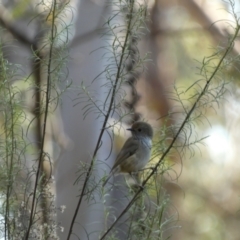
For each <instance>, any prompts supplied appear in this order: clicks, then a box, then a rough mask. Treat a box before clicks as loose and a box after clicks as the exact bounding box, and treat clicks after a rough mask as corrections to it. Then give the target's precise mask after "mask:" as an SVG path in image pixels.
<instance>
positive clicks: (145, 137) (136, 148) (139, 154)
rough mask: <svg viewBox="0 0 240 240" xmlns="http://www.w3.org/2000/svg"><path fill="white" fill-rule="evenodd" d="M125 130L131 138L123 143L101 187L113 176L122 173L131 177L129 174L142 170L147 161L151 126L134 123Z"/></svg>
mask: <svg viewBox="0 0 240 240" xmlns="http://www.w3.org/2000/svg"><path fill="white" fill-rule="evenodd" d="M127 130H129V131H131V133H132V137H130V138H129V139H128V140H127V141H126V142H125V144H124V145H123V147H122V149H121V151H120V152H119V154H118V155H117V158H116V160H115V163H114V165H113V167H112V169H111V171H110V173H109V176H108V177H107V179H106V180H105V181H104V183H103V186H105V184H106V183H107V182H108V180H109V179H110V177H111V176H112V175H113V174H115V173H120V172H123V173H129V174H130V175H131V173H134V172H138V171H139V170H141V169H143V168H144V167H145V166H146V164H147V163H148V161H149V158H150V156H151V147H152V137H153V129H152V127H151V125H149V124H148V123H146V122H135V123H134V124H133V125H132V127H131V128H129V129H127Z"/></svg>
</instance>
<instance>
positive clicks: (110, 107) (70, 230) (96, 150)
mask: <svg viewBox="0 0 240 240" xmlns="http://www.w3.org/2000/svg"><path fill="white" fill-rule="evenodd" d="M134 2H135V1H134V0H132V1H131V3H130V12H129V14H130V19H129V22H128V26H127V30H126V35H125V39H124V43H123V46H122V50H121V55H120V60H119V64H118V65H117V66H118V68H117V74H116V78H115V81H114V84H113V87H112V89H110V90H109V93H111V98H110V104H109V106H108V109H107V112H106V114H105V118H104V121H103V124H102V128H101V132H100V134H99V137H98V140H97V144H96V147H95V149H94V152H93V156H92V160H91V163H90V165H89V168H88V170H87V174H86V177H85V179H84V183H83V188H82V191H81V193H80V197H79V200H78V203H77V207H76V209H75V212H74V215H73V218H72V221H71V224H70V228H69V232H68V236H67V240H69V239H70V237H71V234H72V230H73V225H74V222H75V220H76V217H77V214H78V211H79V208H80V206H81V203H82V200H83V196H84V195H85V190H86V188H87V184H88V181H89V178H90V176H91V173H92V170H93V166H94V160H95V158H96V156H97V153H98V150H99V148H100V146H101V141H102V136H103V133H104V131H105V128H106V125H107V122H108V119H109V117H110V114H111V112H112V110H113V105H114V99H115V96H116V92H117V86H118V83H119V81H120V77H121V71H122V67H123V65H124V57H125V54H126V51H128V49H127V47H128V41H129V35H130V28H131V25H132V18H133V8H134ZM108 95H109V94H107V98H108Z"/></svg>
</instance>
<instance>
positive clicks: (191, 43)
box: [0, 0, 240, 240]
mask: <svg viewBox="0 0 240 240" xmlns="http://www.w3.org/2000/svg"><path fill="white" fill-rule="evenodd" d="M62 2H63V3H65V2H64V0H62ZM68 2H69V4H70V6H71V10H70V11H69V15H68V14H65V15H64V21H65V22H66V23H71V24H72V25H71V28H69V29H68V31H69V32H68V36H67V37H66V34H65V33H64V32H63V34H62V37H63V38H64V37H65V38H68V39H67V40H66V41H63V42H64V43H67V49H68V51H69V53H68V54H69V56H68V62H67V69H68V70H67V78H66V79H68V80H66V79H65V80H64V81H62V82H61V83H60V84H59V88H60V89H64V88H65V86H66V85H67V81H69V82H71V84H72V87H70V88H69V89H67V91H66V92H65V93H64V94H63V96H62V98H61V102H60V105H59V107H58V109H57V112H56V113H55V117H54V118H53V119H52V120H50V121H51V123H52V124H50V125H51V127H49V138H48V141H47V146H46V148H47V149H48V151H49V152H50V156H51V159H52V161H53V162H54V171H53V173H54V177H55V185H54V186H53V190H52V191H53V192H55V194H56V204H57V206H60V205H64V206H66V210H65V212H64V213H63V214H59V216H58V221H59V222H61V224H62V226H64V228H65V229H64V231H63V232H61V233H60V239H66V234H67V231H68V229H69V226H70V220H71V219H72V216H73V213H74V210H75V206H76V203H77V197H76V195H77V193H78V187H77V186H74V185H73V183H74V182H75V180H76V176H77V175H76V169H77V166H78V164H79V161H80V160H84V161H87V160H88V159H90V155H91V153H92V152H93V148H94V146H95V144H96V136H97V134H99V131H100V127H101V121H99V119H96V117H95V116H94V113H90V115H89V116H88V118H87V120H84V118H83V109H82V106H80V104H76V101H75V100H76V99H78V93H79V92H80V88H79V90H78V89H77V88H78V87H79V86H80V85H81V82H84V84H86V85H90V84H91V82H92V80H93V79H94V78H95V77H96V76H97V75H98V74H99V73H100V72H102V71H103V69H104V66H105V65H106V63H107V62H106V60H105V59H103V58H102V55H103V54H104V49H101V50H100V51H97V52H94V53H91V52H92V51H93V50H95V49H97V48H99V47H100V46H103V45H104V40H103V39H102V38H100V37H99V29H100V28H101V27H102V26H103V24H104V22H105V21H106V19H107V17H108V16H109V14H111V5H109V2H106V1H103V0H81V1H77V0H69V1H68ZM139 2H140V3H142V2H146V3H147V5H148V11H149V21H148V28H149V31H146V34H145V36H144V37H143V39H142V40H141V42H140V43H139V48H140V52H141V53H142V54H144V53H147V52H150V58H151V59H152V61H151V62H150V63H148V64H147V66H146V71H145V72H144V73H143V74H141V75H139V76H138V79H137V81H136V83H135V84H136V89H137V93H133V92H131V91H129V92H128V96H127V98H128V99H130V100H129V101H130V102H131V101H132V103H133V104H132V108H133V109H134V111H135V113H136V116H135V118H136V119H137V118H139V116H140V118H141V119H147V120H148V122H150V123H151V124H152V125H153V126H154V128H155V130H157V129H159V128H161V127H163V124H166V125H167V126H174V125H176V126H177V125H178V124H180V123H181V120H182V118H178V114H175V115H174V114H173V115H171V118H169V119H167V120H166V118H165V116H167V115H168V113H169V112H176V111H183V109H181V108H178V110H176V108H177V106H176V102H175V101H174V100H173V99H172V97H171V96H172V95H171V94H172V93H173V94H174V93H175V92H174V86H175V87H176V88H177V89H179V90H181V89H183V90H182V91H184V89H188V87H190V86H191V85H192V84H193V83H194V82H196V81H198V80H199V79H202V76H200V75H199V73H200V69H201V67H202V64H203V59H204V58H206V57H207V56H211V55H212V54H213V53H214V52H215V51H216V49H221V48H223V47H225V46H227V44H228V40H229V37H230V36H231V35H232V34H233V33H234V28H235V27H236V26H235V20H234V16H233V14H232V13H231V12H232V9H233V8H234V10H235V14H236V16H238V14H239V12H240V2H239V0H235V1H232V4H230V3H231V2H229V1H220V0H155V1H153V0H149V1H147V0H145V1H141V0H139ZM39 3H40V4H39ZM42 3H44V4H42ZM47 4H51V1H50V0H49V1H40V0H32V1H29V0H6V1H4V0H2V1H1V2H0V24H1V27H2V28H3V29H4V30H3V31H1V38H2V41H3V43H4V45H6V47H5V48H4V53H5V56H6V57H7V58H8V60H9V61H10V62H13V63H16V64H21V65H22V67H21V70H20V71H19V72H18V75H17V76H18V77H17V80H18V81H19V82H20V83H21V81H22V80H23V79H25V78H26V77H27V76H29V74H30V73H32V72H33V69H32V63H31V61H32V53H31V46H32V45H33V44H36V41H38V40H37V39H38V37H39V36H41V35H42V36H44V31H46V29H47V27H48V26H47V23H44V21H45V20H46V16H44V14H43V15H42V22H41V19H40V20H39V19H38V22H36V21H34V20H33V19H34V16H36V15H38V14H41V13H42V12H43V9H44V6H45V5H47ZM41 7H42V8H41ZM44 24H45V25H44ZM59 44H60V45H61V42H60V43H59ZM13 46H14V47H13ZM13 48H14V49H13ZM239 51H240V45H239V40H238V41H236V42H235V45H234V46H233V49H232V53H231V54H232V55H231V56H232V59H231V60H229V64H228V65H227V64H226V66H227V67H225V68H224V69H221V74H222V75H221V77H219V79H220V78H221V80H224V81H225V82H226V85H225V90H224V92H223V94H222V96H221V98H219V99H218V101H217V103H214V102H213V104H212V105H211V107H209V108H206V109H204V119H201V120H200V121H196V122H195V123H194V133H193V135H194V136H199V138H204V140H202V141H201V142H200V143H197V144H196V147H194V148H189V149H186V150H185V153H184V155H183V156H182V157H181V158H180V157H178V156H173V157H172V158H170V159H169V161H170V163H171V165H173V166H172V170H171V171H170V173H169V174H168V175H166V183H165V185H164V188H165V189H166V191H167V193H168V194H169V196H170V199H171V200H170V202H171V204H170V205H171V206H170V208H169V213H171V212H172V214H176V213H177V222H176V223H175V224H174V225H175V226H176V227H172V228H171V229H169V230H167V234H168V233H169V234H170V235H171V238H170V239H173V240H190V239H191V240H192V239H194V240H208V239H209V240H210V239H211V240H238V239H240V228H239V219H240V212H239V210H240V204H239V203H240V199H239V189H240V174H239V172H240V164H239V156H240V148H239V147H238V144H239V143H240V114H239V112H240V105H239V103H240V91H239V88H238V87H239V61H238V59H239ZM90 53H91V54H90ZM216 63H217V60H216ZM20 83H19V86H21V84H20ZM102 83H104V79H103V80H102V82H101V81H98V82H95V83H94V84H93V85H92V86H91V88H92V91H96V92H97V97H98V98H100V99H104V96H105V95H104V94H105V92H104V90H102V88H100V86H101V85H102ZM201 84H202V85H204V81H203V82H200V86H201ZM21 87H22V88H23V91H24V86H21ZM126 88H128V87H126ZM129 89H130V88H129ZM134 94H135V95H134ZM186 94H188V93H186ZM136 95H137V97H136ZM185 97H186V95H183V98H185ZM188 97H189V96H188ZM134 98H135V100H136V101H133V100H132V99H134ZM26 99H27V98H26ZM30 99H31V98H30ZM28 101H29V102H31V100H28ZM77 103H79V100H77ZM190 106H191V101H189V102H188V103H186V108H188V109H189V108H190ZM27 108H28V111H29V112H30V113H31V112H32V111H33V109H32V108H34V106H31V104H28V106H27ZM30 113H29V114H30ZM178 113H179V112H178ZM125 123H126V124H130V123H131V121H128V122H125ZM54 125H55V127H54ZM205 137H207V138H205ZM104 139H105V141H104V142H103V145H102V148H101V152H100V154H99V159H101V160H102V161H103V160H104V159H105V158H106V156H108V154H109V143H110V139H109V138H108V136H104ZM119 141H120V143H119V142H116V144H115V145H116V146H115V149H116V152H118V150H119V148H120V146H121V145H122V142H123V141H125V140H124V139H120V140H119ZM113 160H114V153H113V154H112V156H111V158H109V159H108V163H109V165H111V162H112V161H113ZM102 211H103V210H102V205H101V204H99V205H96V206H94V208H93V207H92V206H89V205H88V204H87V203H84V204H83V206H82V207H81V209H80V211H79V216H78V218H77V222H78V225H77V226H75V230H74V231H75V232H78V233H79V234H81V235H80V236H82V238H81V239H85V236H84V232H85V229H84V228H82V227H79V226H81V224H83V225H85V224H86V225H87V227H86V229H88V230H89V231H93V230H101V228H102V224H101V219H102V216H103V212H102ZM93 236H94V235H93ZM92 239H94V237H92Z"/></svg>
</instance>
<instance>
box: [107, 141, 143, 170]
mask: <svg viewBox="0 0 240 240" xmlns="http://www.w3.org/2000/svg"><path fill="white" fill-rule="evenodd" d="M138 148H139V141H137V140H134V139H133V138H132V137H130V138H129V139H128V140H127V141H126V142H125V144H124V145H123V147H122V149H121V151H120V152H119V154H118V155H117V158H116V161H115V163H114V165H113V167H112V170H111V172H112V171H113V170H114V169H115V168H116V167H117V166H118V165H120V164H121V163H122V162H123V161H124V160H126V159H127V158H129V157H130V156H132V155H133V154H135V152H136V151H137V149H138Z"/></svg>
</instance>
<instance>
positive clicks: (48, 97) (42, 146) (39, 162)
mask: <svg viewBox="0 0 240 240" xmlns="http://www.w3.org/2000/svg"><path fill="white" fill-rule="evenodd" d="M56 5H57V2H56V0H54V1H53V5H52V8H51V10H52V15H53V18H52V25H51V43H50V49H49V56H48V65H47V66H48V68H47V89H46V99H45V101H46V103H45V111H44V120H43V131H42V134H41V136H42V139H41V144H40V145H41V146H40V155H39V161H38V167H37V173H36V180H35V185H34V191H33V199H32V206H31V214H30V220H29V225H28V229H27V232H26V236H25V239H26V240H27V239H28V237H29V234H30V229H31V226H32V224H33V220H34V215H35V208H36V205H37V204H35V201H36V194H37V187H38V180H39V177H40V173H41V166H42V161H43V158H44V143H45V135H46V127H47V117H48V109H49V103H50V96H51V66H52V56H53V49H54V39H55V16H56ZM36 54H37V55H38V59H39V60H37V61H40V60H41V59H42V58H43V57H42V56H40V54H39V53H38V51H36ZM40 85H41V82H38V83H37V87H38V88H39V89H37V91H36V105H37V108H36V110H37V111H38V116H37V120H38V128H39V129H40V128H41V87H40Z"/></svg>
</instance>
